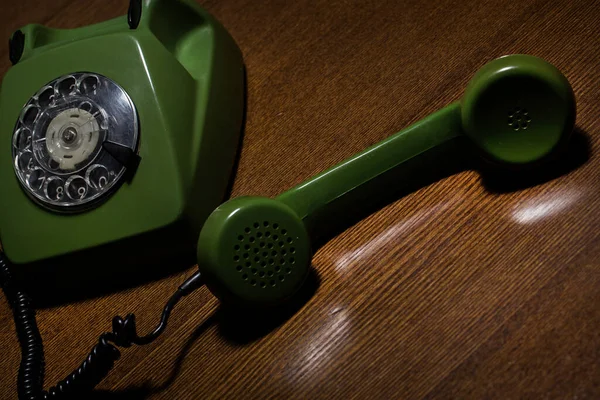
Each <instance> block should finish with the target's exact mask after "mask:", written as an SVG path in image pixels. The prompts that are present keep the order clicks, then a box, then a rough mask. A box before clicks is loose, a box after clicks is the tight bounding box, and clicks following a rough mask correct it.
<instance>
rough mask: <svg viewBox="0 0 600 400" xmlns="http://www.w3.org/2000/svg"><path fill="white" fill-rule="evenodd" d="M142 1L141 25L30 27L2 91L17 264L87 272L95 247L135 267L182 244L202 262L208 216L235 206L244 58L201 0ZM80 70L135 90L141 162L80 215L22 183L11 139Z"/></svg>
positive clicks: (7, 208)
mask: <svg viewBox="0 0 600 400" xmlns="http://www.w3.org/2000/svg"><path fill="white" fill-rule="evenodd" d="M138 3H140V6H141V9H140V11H141V18H140V19H139V23H138V24H137V26H135V27H134V29H132V27H130V24H128V17H127V16H122V17H119V18H116V19H113V20H109V21H106V22H102V23H99V24H96V25H92V26H87V27H82V28H77V29H68V30H58V29H50V28H46V27H43V26H41V25H35V24H33V25H27V26H25V27H24V28H22V29H21V32H22V34H23V35H24V42H23V49H22V54H21V55H20V58H19V60H18V62H17V63H16V64H15V65H14V66H13V67H12V68H10V70H9V71H8V72H7V74H6V75H5V77H4V79H3V81H2V85H1V89H0V187H1V188H2V196H1V199H2V207H0V241H1V242H2V246H3V250H4V252H5V254H6V255H7V257H8V258H9V259H10V260H11V262H12V263H14V264H17V265H30V264H31V265H35V264H39V263H40V262H42V261H43V262H44V265H51V264H52V262H51V260H59V259H60V260H61V263H62V262H63V261H64V260H65V259H69V260H71V261H72V262H71V264H73V265H80V266H81V268H84V267H85V266H86V264H85V263H87V262H92V261H94V259H95V256H96V255H95V254H94V253H93V252H92V250H93V249H101V251H100V252H97V253H98V254H100V253H102V254H108V255H111V256H112V257H117V253H118V256H119V257H120V256H121V255H122V254H123V253H125V252H126V253H127V254H131V259H134V258H135V257H137V256H138V255H140V254H143V255H145V256H146V258H152V257H153V256H154V255H156V253H157V252H159V251H160V252H161V253H163V254H164V253H165V252H166V253H173V252H175V251H180V250H181V247H182V246H183V247H184V250H186V251H189V253H190V254H194V253H195V245H196V239H197V237H198V234H199V231H200V229H201V227H202V224H203V223H204V220H205V219H206V217H207V216H208V215H209V214H210V212H211V211H212V210H213V209H214V208H215V207H217V206H218V205H219V204H220V203H221V202H222V201H223V198H224V196H225V194H226V190H227V187H228V184H229V180H230V176H231V172H232V168H233V165H234V161H235V155H236V152H237V148H238V144H239V135H240V131H241V127H242V122H243V121H242V120H243V113H244V66H243V61H242V55H241V52H240V50H239V49H238V47H237V45H236V44H235V42H234V40H233V39H232V37H231V36H230V35H229V34H228V32H227V31H226V30H225V29H224V28H223V27H222V26H221V24H220V23H218V22H217V21H216V20H215V19H214V18H213V17H212V16H211V15H209V14H208V13H207V12H206V11H205V10H203V9H202V8H200V7H199V6H198V5H197V4H196V3H195V2H194V1H191V0H175V1H174V0H169V1H167V0H149V1H144V2H138ZM80 72H89V73H93V74H99V75H101V76H104V77H107V78H108V79H110V80H112V81H114V82H116V84H118V85H120V87H121V88H122V89H123V90H124V91H125V92H126V93H127V94H128V96H129V97H130V99H131V101H132V102H133V104H134V105H135V108H136V110H137V118H138V123H139V143H138V147H137V153H138V155H139V157H141V162H140V163H139V166H138V167H137V169H136V170H135V173H134V174H133V175H132V176H131V179H130V180H129V181H128V182H123V183H122V184H120V186H119V187H118V188H117V189H116V190H115V192H114V193H113V194H111V195H110V197H109V198H108V199H106V201H104V202H102V203H101V204H99V205H98V206H97V207H94V208H92V209H89V210H86V211H84V212H77V213H71V214H69V213H62V212H56V211H51V210H48V209H46V208H44V207H41V206H40V205H39V204H36V203H35V202H34V201H32V200H31V198H30V197H29V196H28V195H27V193H26V190H24V189H23V187H20V186H21V185H20V183H19V181H18V179H17V178H16V176H15V170H14V163H15V161H14V159H13V158H11V151H12V150H14V149H13V147H14V143H13V140H12V139H11V137H12V135H13V131H14V129H15V124H16V123H17V121H18V120H19V119H20V118H22V117H21V116H20V115H21V113H22V109H23V106H24V104H26V103H27V102H28V99H30V98H31V97H32V96H33V95H34V94H35V93H37V92H38V91H39V90H40V88H42V87H44V85H46V84H48V82H51V81H52V80H53V79H56V78H57V77H60V76H65V75H68V74H74V73H80ZM159 243H162V244H164V245H165V246H157V245H156V244H159ZM169 243H176V244H177V245H178V246H179V248H178V249H175V248H172V247H170V246H169ZM48 260H50V262H47V261H48Z"/></svg>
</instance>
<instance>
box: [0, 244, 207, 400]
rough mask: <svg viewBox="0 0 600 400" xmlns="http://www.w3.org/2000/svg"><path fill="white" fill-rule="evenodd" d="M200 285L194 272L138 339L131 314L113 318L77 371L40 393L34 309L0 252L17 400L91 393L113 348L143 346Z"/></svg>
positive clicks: (41, 373)
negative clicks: (17, 349)
mask: <svg viewBox="0 0 600 400" xmlns="http://www.w3.org/2000/svg"><path fill="white" fill-rule="evenodd" d="M202 285H203V282H202V276H201V275H200V272H196V273H195V274H194V275H192V276H191V277H190V278H188V279H187V280H186V281H185V282H184V283H183V284H182V285H181V286H179V288H178V289H177V291H176V292H175V293H174V294H173V295H172V296H171V298H170V299H169V301H168V302H167V304H166V306H165V308H164V309H163V312H162V316H161V319H160V323H159V324H158V326H157V327H156V328H155V329H154V331H152V333H150V334H148V335H145V336H138V334H137V329H136V324H135V315H134V314H129V315H127V317H125V319H123V318H121V317H119V316H116V317H114V318H113V321H112V332H107V333H104V334H102V335H101V336H100V338H99V339H98V343H97V344H96V345H95V346H94V347H93V348H92V350H91V351H90V353H89V355H88V356H87V357H86V359H85V361H83V363H81V365H80V366H79V368H77V369H76V370H75V371H73V372H72V373H71V374H70V375H69V376H68V377H67V378H65V379H63V380H62V381H60V382H59V383H58V384H57V385H56V386H53V387H52V388H50V389H49V390H48V391H44V390H43V386H44V348H43V345H42V338H41V336H40V332H39V329H38V327H37V323H36V320H35V310H34V309H33V306H32V304H31V299H30V298H29V296H27V294H26V293H24V292H23V291H22V290H21V289H20V288H18V286H17V285H16V283H15V281H14V279H13V277H12V275H11V272H10V267H9V262H8V260H7V259H6V257H5V256H4V254H3V253H2V252H0V286H2V290H3V291H4V295H5V296H6V298H7V300H8V303H9V304H10V307H11V308H12V311H13V316H14V319H15V327H16V330H17V336H18V339H19V344H20V346H21V365H20V367H19V375H18V380H17V391H18V395H19V400H42V399H44V400H45V399H72V398H75V397H76V396H77V395H80V394H82V393H85V392H88V391H91V390H92V389H93V388H94V387H95V386H96V385H97V384H98V383H100V381H102V379H104V378H105V377H106V376H107V375H108V373H109V372H110V370H111V369H112V367H113V365H114V363H115V361H117V360H118V359H119V358H120V357H121V352H120V351H119V349H117V347H116V346H119V347H130V346H131V345H132V344H136V345H144V344H148V343H151V342H153V341H154V340H156V338H158V337H159V336H160V335H161V334H162V333H163V332H164V330H165V329H166V327H167V322H168V320H169V316H170V314H171V311H172V310H173V308H174V307H175V305H176V304H177V302H178V301H179V300H180V299H181V298H182V297H184V296H186V295H188V294H190V293H191V292H192V291H194V290H195V289H197V288H199V287H200V286H202ZM111 342H112V343H111ZM79 398H80V397H79Z"/></svg>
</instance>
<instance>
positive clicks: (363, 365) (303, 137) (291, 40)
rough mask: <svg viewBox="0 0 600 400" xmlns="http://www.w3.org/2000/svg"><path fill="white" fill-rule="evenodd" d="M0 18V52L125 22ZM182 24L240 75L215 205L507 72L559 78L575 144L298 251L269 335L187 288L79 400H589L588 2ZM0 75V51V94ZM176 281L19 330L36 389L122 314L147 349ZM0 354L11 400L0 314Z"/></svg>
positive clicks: (598, 315)
mask: <svg viewBox="0 0 600 400" xmlns="http://www.w3.org/2000/svg"><path fill="white" fill-rule="evenodd" d="M0 3H1V4H0V5H1V12H0V38H2V37H3V38H8V37H9V34H10V33H11V32H12V31H14V30H15V29H17V28H19V27H21V26H23V25H25V24H26V23H30V22H37V23H41V24H45V25H48V26H52V27H61V28H68V27H76V26H83V25H88V24H91V23H95V22H100V21H103V20H105V19H108V18H112V17H115V16H118V15H123V14H125V13H126V10H127V6H128V3H127V1H125V0H88V1H85V2H84V1H75V0H54V1H43V2H42V1H36V0H20V1H8V0H3V1H1V2H0ZM202 4H203V6H204V7H205V8H206V9H208V10H209V11H210V12H211V13H213V14H214V15H215V16H216V17H217V18H218V19H219V20H220V21H221V22H222V23H223V24H224V25H225V26H226V27H227V29H228V30H229V31H230V32H231V34H232V35H233V37H234V38H235V40H236V41H237V43H238V44H239V46H240V48H241V50H242V52H243V54H244V58H245V62H246V67H247V74H248V101H247V122H246V129H245V137H244V143H243V147H242V150H241V158H240V161H239V166H238V170H237V175H236V178H235V183H234V187H233V195H234V196H237V195H246V194H255V195H265V196H275V195H277V194H279V193H280V192H282V191H283V190H285V189H287V188H289V187H291V186H292V185H295V184H298V183H300V182H301V181H303V180H304V179H306V178H308V177H310V176H312V175H314V174H316V173H318V172H320V171H322V170H323V169H325V168H327V167H329V166H332V165H334V164H336V163H337V162H339V161H341V160H343V159H344V158H346V157H348V156H350V155H352V154H354V153H356V152H358V151H360V150H362V149H364V148H365V147H367V146H369V145H371V144H374V143H376V142H378V141H379V140H381V139H383V138H385V137H387V136H389V135H390V134H392V133H394V132H396V131H398V130H400V129H402V128H403V127H405V126H407V125H409V124H410V123H412V122H415V121H417V120H419V119H420V118H422V117H424V116H426V115H428V114H429V113H431V112H433V111H434V110H437V109H439V108H441V107H442V106H444V105H446V104H448V103H450V102H452V101H455V100H458V99H459V98H460V96H461V95H462V93H463V91H464V88H465V85H466V83H467V82H468V81H469V79H470V78H471V76H472V75H473V74H474V72H475V71H476V70H477V69H478V68H479V67H481V66H482V65H483V64H485V63H486V62H488V61H490V60H492V59H493V58H495V57H498V56H500V55H504V54H510V53H527V54H533V55H536V56H540V57H542V58H544V59H546V60H548V61H550V62H551V63H553V64H554V65H556V66H557V67H558V68H559V69H560V70H561V71H562V72H563V73H564V74H565V75H566V76H567V77H568V79H569V80H570V82H571V84H572V86H573V88H574V90H575V94H576V97H577V102H578V117H577V135H576V140H574V141H573V143H572V145H571V148H570V150H569V153H568V154H567V155H565V160H563V161H561V162H560V163H558V164H557V165H554V166H552V167H547V168H551V169H552V170H551V171H550V172H549V173H547V174H543V173H542V174H541V175H540V177H534V178H532V179H530V180H527V181H526V184H522V185H512V183H514V182H520V181H519V179H518V178H520V177H517V176H514V175H513V176H509V177H504V178H502V179H501V180H500V182H501V183H500V184H498V183H494V182H495V181H494V179H493V178H488V177H486V176H485V174H484V175H482V174H481V173H480V171H478V170H473V169H470V168H466V169H465V168H463V170H462V171H458V172H454V170H452V169H451V168H450V167H448V168H449V169H448V170H447V172H448V173H446V174H443V175H447V176H444V177H441V179H438V181H437V182H433V183H431V182H423V184H422V187H421V188H418V189H416V190H411V191H410V193H405V194H404V195H402V196H397V197H396V198H392V199H389V201H386V205H385V206H384V207H382V208H381V209H379V210H377V211H375V212H373V213H372V214H371V215H369V216H368V217H366V218H364V219H362V220H361V221H352V223H349V228H348V229H346V230H344V231H343V232H341V233H340V234H339V235H337V236H336V237H334V238H333V239H332V240H330V241H328V242H327V243H326V244H324V246H323V247H322V248H321V249H320V250H319V251H318V252H317V254H316V255H315V257H314V261H313V269H314V275H315V279H313V281H314V287H313V293H310V294H311V295H310V296H307V298H306V299H305V301H304V302H303V303H302V304H299V305H298V307H296V309H295V312H293V313H291V315H287V317H286V318H279V316H277V318H274V319H270V316H269V315H268V313H269V312H265V314H267V315H259V316H251V317H248V316H245V317H241V316H235V314H233V313H231V312H228V311H227V310H224V309H222V308H221V307H219V304H218V302H217V300H216V299H215V298H214V297H212V295H211V294H210V293H209V292H208V291H207V290H205V289H200V290H199V291H197V292H196V293H194V294H192V295H191V296H189V297H188V298H186V299H185V300H184V301H183V302H182V303H181V304H180V305H179V306H178V307H177V309H176V310H175V312H174V313H173V316H172V320H171V322H170V326H169V328H168V330H167V332H166V334H165V335H164V336H163V337H161V338H160V339H159V340H158V342H157V343H154V344H153V345H151V346H146V347H136V348H130V349H126V350H125V351H124V352H123V357H122V358H121V360H120V361H119V362H118V363H117V365H116V366H115V368H114V370H113V372H112V373H111V374H110V375H109V376H108V378H107V379H106V380H105V381H104V382H103V383H102V384H101V385H100V386H99V388H98V390H97V391H96V392H95V393H94V397H93V398H99V399H203V398H230V399H261V398H298V399H317V398H321V399H330V398H360V399H367V398H377V399H387V398H390V399H391V398H394V399H418V398H430V399H519V398H523V399H538V398H539V399H597V398H600V366H599V362H598V361H599V360H600V307H599V306H600V290H599V288H600V229H599V224H600V158H599V157H598V155H597V153H598V151H600V148H599V147H600V86H599V82H600V62H599V57H600V36H599V32H600V3H598V2H595V1H586V0H556V1H547V0H521V1H510V0H480V1H462V2H458V1H454V0H437V1H423V0H405V1H394V0H389V1H368V0H367V1H349V0H335V1H334V0H297V1H293V2H289V1H283V0H263V1H250V0H207V1H204V2H202ZM0 43H6V42H1V41H0ZM7 54H8V49H7V46H6V44H3V45H2V46H0V75H1V76H3V75H4V73H5V72H6V70H7V69H8V68H9V62H8V57H7ZM444 168H445V167H443V168H442V169H444ZM496 181H497V179H496ZM0 204H1V200H0ZM2 206H6V205H2ZM191 267H192V266H190V269H189V270H187V271H185V272H180V273H176V274H169V272H170V271H169V265H165V266H164V268H165V277H164V279H160V280H157V281H153V282H150V283H145V284H143V285H139V286H137V287H131V288H129V289H126V290H119V291H117V292H114V293H111V294H108V295H106V296H102V297H99V298H91V299H82V300H81V301H77V302H70V303H67V304H61V305H58V306H55V307H50V308H43V309H40V310H39V311H38V322H39V326H40V330H41V334H42V337H43V339H44V344H45V350H46V360H47V364H46V371H47V373H46V386H49V385H52V384H55V383H56V382H57V381H58V380H59V379H62V378H63V377H64V376H66V375H67V374H68V373H69V372H71V371H72V370H73V368H75V367H76V366H77V365H79V363H80V362H81V361H82V360H83V358H84V357H85V356H86V354H87V352H88V351H89V350H90V348H91V346H93V344H94V343H95V342H96V340H97V337H98V335H99V334H100V333H102V332H104V331H106V330H108V329H110V321H111V318H112V317H113V316H114V315H115V314H121V315H123V314H126V313H129V312H135V313H136V314H137V317H138V322H139V325H140V328H141V329H142V330H149V329H151V327H153V325H154V324H155V323H156V321H157V318H158V314H159V312H160V310H161V309H162V307H163V305H164V303H165V301H166V300H167V298H168V297H169V296H170V294H171V293H172V292H173V291H174V290H175V289H176V288H177V286H178V285H179V284H180V283H181V282H182V280H183V279H184V278H185V277H186V276H187V275H189V274H190V272H191V271H192V268H191ZM82 268H85V266H84V265H82ZM0 349H1V354H2V356H1V357H0V398H2V399H12V398H16V389H15V387H16V376H17V369H18V365H19V359H20V354H19V351H18V345H17V340H16V335H15V330H14V324H13V321H12V315H11V313H10V310H9V307H8V304H7V303H6V301H5V299H4V297H2V299H1V300H0ZM90 398H91V397H90Z"/></svg>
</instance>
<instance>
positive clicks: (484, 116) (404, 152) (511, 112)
mask: <svg viewBox="0 0 600 400" xmlns="http://www.w3.org/2000/svg"><path fill="white" fill-rule="evenodd" d="M574 124H575V97H574V94H573V90H572V89H571V86H570V85H569V82H568V81H567V79H566V78H565V77H564V76H563V75H562V74H561V73H560V72H559V71H558V70H557V69H556V68H555V67H554V66H552V65H550V64H548V63H547V62H545V61H544V60H541V59H539V58H536V57H532V56H527V55H511V56H505V57H501V58H498V59H496V60H494V61H492V62H490V63H488V64H487V65H485V66H484V67H483V68H481V69H480V70H479V72H477V74H476V75H475V77H474V78H473V79H472V80H471V82H470V83H469V85H468V87H467V89H466V92H465V95H464V96H463V98H462V100H461V101H460V102H459V103H454V104H451V105H449V106H447V107H446V108H444V109H442V110H440V111H438V112H436V113H434V114H432V115H430V116H428V117H427V118H425V119H423V120H422V121H420V122H417V123H416V124H414V125H412V126H410V127H408V128H406V129H405V130H403V131H401V132H399V133H396V134H395V135H393V136H391V137H389V138H387V139H385V140H384V141H382V142H380V143H378V144H376V145H374V146H372V147H370V148H368V149H366V150H365V151H363V152H362V153H359V154H357V155H355V156H354V157H351V158H350V159H348V160H346V161H344V162H342V163H341V164H339V165H337V166H335V167H332V168H331V169H329V170H327V171H325V172H323V173H321V174H320V175H317V176H316V177H314V178H312V179H310V180H308V181H307V182H305V183H302V184H300V185H298V186H296V187H295V188H293V189H290V190H288V191H287V192H285V193H283V194H281V195H280V196H279V197H277V198H276V199H268V198H261V197H241V198H236V199H233V200H230V201H228V202H226V203H224V204H222V205H221V206H219V207H218V208H217V209H216V210H215V211H214V212H213V213H212V214H211V215H210V217H209V218H208V220H207V221H206V223H205V224H204V228H203V229H202V231H201V233H200V238H199V240H198V266H199V268H200V271H201V272H202V273H203V275H204V277H205V280H206V284H207V286H208V287H209V288H210V289H211V290H212V291H213V293H214V294H216V295H217V296H218V297H221V298H224V299H226V300H229V301H234V302H236V303H238V304H248V303H272V302H278V301H281V300H283V299H285V298H286V297H289V296H291V295H292V294H293V293H294V292H295V291H296V290H297V289H298V287H300V285H301V284H302V282H303V280H304V278H305V277H306V275H307V273H308V269H309V266H310V260H311V256H312V253H311V237H310V235H309V232H318V231H319V229H320V228H319V223H320V219H321V218H322V216H323V215H326V214H328V213H332V212H339V211H340V210H337V209H336V208H337V207H339V206H340V205H341V204H343V203H344V200H345V198H346V197H351V196H352V197H358V198H360V197H361V196H362V197H363V198H366V197H368V194H369V193H368V191H367V190H368V189H367V188H368V185H367V184H368V183H369V182H370V181H372V180H374V179H376V178H377V177H378V176H380V175H381V174H383V173H385V172H386V171H388V170H390V169H392V168H393V169H396V170H397V171H400V172H396V174H402V167H403V165H404V163H406V162H407V161H409V160H411V159H412V158H414V157H417V156H419V155H421V154H423V153H426V152H428V151H434V150H436V148H437V147H438V146H441V145H442V144H444V143H445V142H447V141H449V140H452V139H454V138H456V137H459V136H467V137H468V138H470V139H471V141H472V142H474V143H475V145H476V147H477V148H478V149H479V151H480V153H481V155H482V156H483V157H485V158H487V159H488V160H490V161H492V162H495V163H497V164H500V165H502V166H504V167H506V168H513V169H519V168H524V167H530V166H532V165H537V164H539V163H541V162H542V161H544V160H545V159H547V158H549V157H551V156H552V155H553V154H554V153H555V152H556V151H558V150H560V149H561V148H562V147H563V146H564V145H565V143H566V141H567V139H568V138H569V135H570V134H571V131H572V130H573V127H574ZM407 173H408V172H407ZM363 191H364V193H363ZM346 204H347V203H346ZM342 211H343V210H342Z"/></svg>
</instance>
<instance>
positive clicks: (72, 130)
mask: <svg viewBox="0 0 600 400" xmlns="http://www.w3.org/2000/svg"><path fill="white" fill-rule="evenodd" d="M99 137H100V126H99V124H98V121H97V120H96V119H95V118H94V116H93V115H92V114H90V113H89V112H87V111H85V110H81V109H79V108H70V109H68V110H65V111H63V112H61V113H60V114H58V115H57V116H56V117H55V118H54V119H53V120H52V121H51V122H50V125H49V126H48V130H47V131H46V149H47V150H48V154H49V155H50V158H51V159H52V161H54V165H55V166H56V164H58V169H60V170H62V171H75V170H76V166H77V165H80V164H82V163H84V162H85V161H90V162H91V161H92V160H93V158H94V156H95V155H96V154H97V153H98V152H99V151H100V148H99V147H98V141H99Z"/></svg>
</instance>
